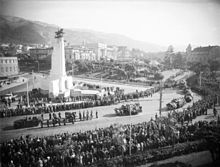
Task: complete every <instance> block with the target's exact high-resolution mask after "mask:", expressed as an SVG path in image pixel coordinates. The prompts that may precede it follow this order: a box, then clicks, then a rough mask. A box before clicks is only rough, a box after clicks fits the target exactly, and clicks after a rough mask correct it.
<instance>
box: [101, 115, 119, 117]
mask: <svg viewBox="0 0 220 167" xmlns="http://www.w3.org/2000/svg"><path fill="white" fill-rule="evenodd" d="M103 117H116V114H106V115H103Z"/></svg>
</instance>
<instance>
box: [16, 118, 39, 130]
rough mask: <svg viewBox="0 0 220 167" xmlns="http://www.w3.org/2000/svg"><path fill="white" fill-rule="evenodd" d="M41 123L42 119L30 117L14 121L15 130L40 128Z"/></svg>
mask: <svg viewBox="0 0 220 167" xmlns="http://www.w3.org/2000/svg"><path fill="white" fill-rule="evenodd" d="M39 123H40V119H39V118H38V117H29V118H27V117H26V118H23V119H19V120H16V121H14V128H15V129H20V128H28V127H35V126H38V125H39Z"/></svg>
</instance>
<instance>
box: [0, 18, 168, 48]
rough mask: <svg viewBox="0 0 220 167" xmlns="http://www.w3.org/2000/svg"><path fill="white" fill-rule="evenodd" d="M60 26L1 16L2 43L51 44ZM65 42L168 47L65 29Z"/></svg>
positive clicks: (0, 34)
mask: <svg viewBox="0 0 220 167" xmlns="http://www.w3.org/2000/svg"><path fill="white" fill-rule="evenodd" d="M57 29H58V26H56V25H50V24H47V23H42V22H39V21H29V20H25V19H22V18H18V17H11V16H1V15H0V42H14V43H22V44H24V43H41V44H51V42H52V40H53V39H54V32H55V31H57ZM64 31H65V40H66V41H67V42H68V43H70V44H81V43H82V42H83V41H86V42H87V43H93V42H101V43H106V44H108V45H119V46H120V45H124V46H128V48H138V49H142V50H144V51H149V52H152V51H164V50H166V47H162V46H159V45H155V44H151V43H147V42H142V41H137V40H134V39H131V38H128V37H126V36H124V35H119V34H107V33H102V32H97V31H91V30H83V29H72V30H71V29H64Z"/></svg>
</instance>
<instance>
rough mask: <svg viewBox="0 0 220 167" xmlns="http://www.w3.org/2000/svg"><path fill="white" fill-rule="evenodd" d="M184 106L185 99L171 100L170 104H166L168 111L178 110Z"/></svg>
mask: <svg viewBox="0 0 220 167" xmlns="http://www.w3.org/2000/svg"><path fill="white" fill-rule="evenodd" d="M185 104H186V101H185V98H183V97H180V98H177V99H173V100H172V101H171V102H170V103H168V104H167V108H168V110H174V109H178V108H180V107H183V106H184V105H185Z"/></svg>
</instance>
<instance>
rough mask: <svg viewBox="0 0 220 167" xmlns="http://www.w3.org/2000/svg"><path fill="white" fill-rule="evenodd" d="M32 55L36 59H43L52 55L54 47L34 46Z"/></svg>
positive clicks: (31, 50) (31, 51)
mask: <svg viewBox="0 0 220 167" xmlns="http://www.w3.org/2000/svg"><path fill="white" fill-rule="evenodd" d="M29 51H30V56H31V57H32V58H33V59H35V60H42V59H46V58H48V57H51V55H52V53H53V48H52V47H50V48H33V49H30V50H29Z"/></svg>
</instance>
